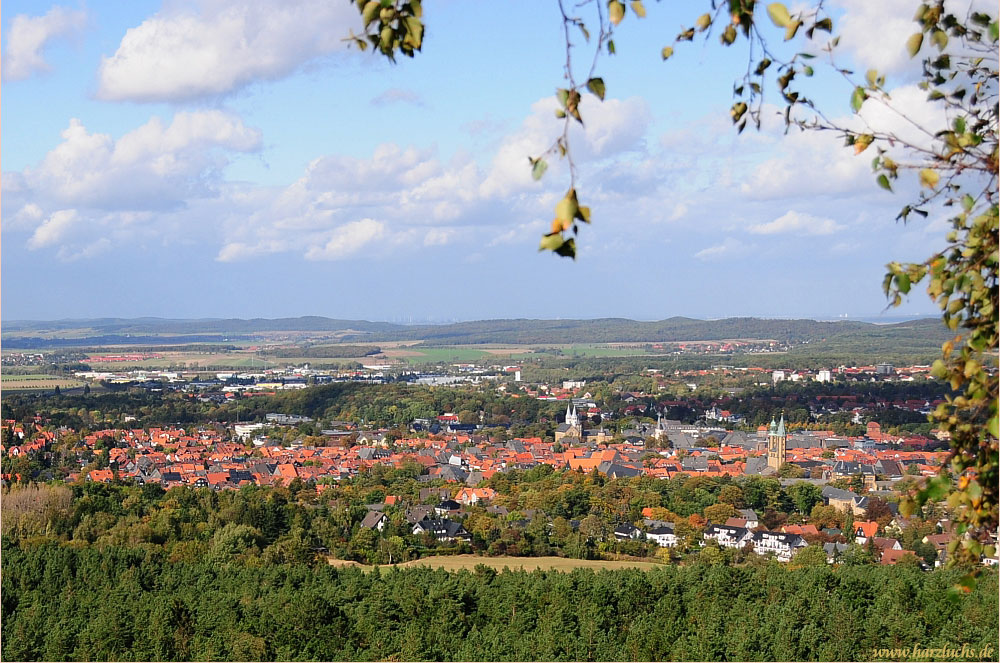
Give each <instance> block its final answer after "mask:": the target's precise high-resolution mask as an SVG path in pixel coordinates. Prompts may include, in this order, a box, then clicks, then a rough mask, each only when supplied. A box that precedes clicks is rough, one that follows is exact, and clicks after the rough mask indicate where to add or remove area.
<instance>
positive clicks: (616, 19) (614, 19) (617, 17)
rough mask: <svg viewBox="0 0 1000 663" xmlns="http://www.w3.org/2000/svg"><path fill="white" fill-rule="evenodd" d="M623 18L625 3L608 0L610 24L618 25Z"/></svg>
mask: <svg viewBox="0 0 1000 663" xmlns="http://www.w3.org/2000/svg"><path fill="white" fill-rule="evenodd" d="M623 18H625V4H624V3H622V2H619V1H618V0H610V2H608V20H609V21H611V23H612V24H614V25H618V24H619V23H621V22H622V19H623ZM609 43H610V42H609Z"/></svg>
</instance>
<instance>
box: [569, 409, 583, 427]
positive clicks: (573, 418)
mask: <svg viewBox="0 0 1000 663" xmlns="http://www.w3.org/2000/svg"><path fill="white" fill-rule="evenodd" d="M566 423H567V424H569V425H570V426H576V427H579V426H580V416H579V415H578V414H577V413H576V406H575V405H572V404H570V405H567V406H566Z"/></svg>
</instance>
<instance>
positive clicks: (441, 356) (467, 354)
mask: <svg viewBox="0 0 1000 663" xmlns="http://www.w3.org/2000/svg"><path fill="white" fill-rule="evenodd" d="M418 352H419V353H420V355H419V356H417V355H416V353H418ZM411 353H412V355H411ZM407 354H408V355H411V356H407V357H403V359H405V360H406V361H407V362H409V363H411V364H431V363H437V362H439V361H443V362H474V361H478V360H480V359H482V358H483V357H489V356H492V355H490V353H489V352H487V351H486V350H473V349H472V348H466V347H461V346H457V347H441V348H407Z"/></svg>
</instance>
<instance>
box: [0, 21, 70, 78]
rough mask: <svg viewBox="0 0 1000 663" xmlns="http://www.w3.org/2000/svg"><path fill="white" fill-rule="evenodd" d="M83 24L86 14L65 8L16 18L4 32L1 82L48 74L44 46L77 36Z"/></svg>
mask: <svg viewBox="0 0 1000 663" xmlns="http://www.w3.org/2000/svg"><path fill="white" fill-rule="evenodd" d="M86 23H87V12H85V11H83V10H72V9H66V8H65V7H53V8H52V9H50V10H49V11H48V12H47V13H46V14H45V15H44V16H27V15H25V14H19V15H17V16H15V17H14V19H13V20H12V21H11V22H10V28H9V29H8V31H7V50H6V52H5V53H4V58H3V75H4V78H6V79H8V80H21V79H25V78H28V77H29V76H31V75H32V74H35V73H38V72H42V71H48V70H49V69H50V67H49V64H48V63H47V62H46V61H45V57H44V56H43V55H42V50H43V49H44V48H45V46H46V44H48V43H49V42H50V41H52V40H53V39H55V38H57V37H62V36H66V35H71V34H73V33H76V32H80V31H81V30H83V28H84V27H85V26H86Z"/></svg>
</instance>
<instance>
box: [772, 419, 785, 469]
mask: <svg viewBox="0 0 1000 663" xmlns="http://www.w3.org/2000/svg"><path fill="white" fill-rule="evenodd" d="M787 441H788V435H787V434H786V433H785V413H784V412H782V413H781V421H780V422H779V423H777V424H775V423H774V418H773V417H772V418H771V426H770V427H769V428H768V429H767V466H768V467H770V468H772V469H774V471H775V472H777V471H778V468H780V467H781V465H782V463H784V462H785V443H786V442H787Z"/></svg>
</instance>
